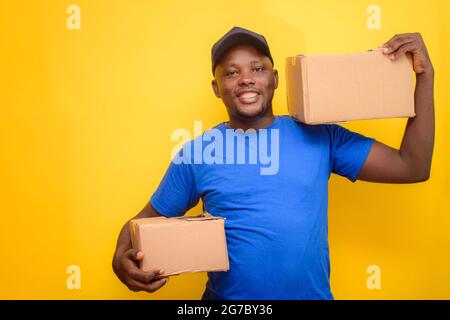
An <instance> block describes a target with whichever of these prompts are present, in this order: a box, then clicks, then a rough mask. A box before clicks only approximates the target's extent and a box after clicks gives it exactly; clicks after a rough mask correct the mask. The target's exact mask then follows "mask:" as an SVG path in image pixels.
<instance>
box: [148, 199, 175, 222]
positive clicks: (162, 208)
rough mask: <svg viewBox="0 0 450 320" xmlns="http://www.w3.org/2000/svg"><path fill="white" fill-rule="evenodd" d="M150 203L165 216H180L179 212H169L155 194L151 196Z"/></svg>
mask: <svg viewBox="0 0 450 320" xmlns="http://www.w3.org/2000/svg"><path fill="white" fill-rule="evenodd" d="M150 203H151V204H152V206H153V208H155V210H156V211H158V212H159V213H160V214H162V215H163V216H166V217H168V218H173V217H177V216H180V214H176V213H175V214H174V213H173V212H172V213H170V212H171V211H170V210H168V209H167V208H166V207H165V206H164V205H163V204H162V203H161V202H160V201H159V200H158V199H157V198H156V197H155V196H152V197H151V199H150Z"/></svg>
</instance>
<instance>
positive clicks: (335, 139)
mask: <svg viewBox="0 0 450 320" xmlns="http://www.w3.org/2000/svg"><path fill="white" fill-rule="evenodd" d="M327 129H328V131H329V134H330V139H331V172H333V173H336V174H338V175H340V176H343V177H345V178H347V179H349V180H350V181H351V182H355V181H356V178H357V176H358V174H359V172H360V171H361V169H362V167H363V165H364V162H366V159H367V156H368V155H369V152H370V149H371V147H372V144H373V143H374V142H375V139H373V138H369V137H366V136H364V135H362V134H359V133H356V132H353V131H350V130H349V129H347V128H344V127H342V126H340V125H337V124H331V125H327Z"/></svg>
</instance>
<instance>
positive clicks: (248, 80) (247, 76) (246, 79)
mask: <svg viewBox="0 0 450 320" xmlns="http://www.w3.org/2000/svg"><path fill="white" fill-rule="evenodd" d="M254 84H255V80H254V79H253V77H252V74H251V72H248V71H247V72H242V73H241V77H240V79H239V85H241V86H249V85H254Z"/></svg>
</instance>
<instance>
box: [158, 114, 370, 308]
mask: <svg viewBox="0 0 450 320" xmlns="http://www.w3.org/2000/svg"><path fill="white" fill-rule="evenodd" d="M230 132H231V133H235V134H236V136H239V135H241V136H244V139H243V141H244V142H245V157H243V156H242V154H243V153H242V152H241V153H239V150H238V149H239V144H238V143H237V141H238V138H236V139H234V141H235V142H236V143H235V146H233V147H228V146H229V143H226V137H227V134H229V133H230ZM220 135H222V137H220ZM229 136H231V135H229ZM220 140H222V141H220ZM230 141H231V140H230ZM255 141H256V143H255ZM213 142H215V143H216V144H215V145H214V146H215V148H212V147H211V146H212V143H213ZM220 142H222V143H220ZM241 142H242V140H241ZM373 142H374V139H372V138H368V137H365V136H363V135H361V134H358V133H355V132H352V131H350V130H348V129H346V128H344V127H342V126H340V125H336V124H326V125H306V124H303V123H299V122H297V121H294V120H293V119H292V118H291V117H289V116H276V117H275V120H274V121H273V123H272V124H271V125H270V126H269V127H268V128H266V130H264V129H262V130H253V132H250V133H249V132H245V133H244V132H238V131H237V130H233V129H230V128H228V126H227V125H226V124H225V123H221V124H219V125H217V126H216V127H214V128H213V129H210V130H207V131H205V132H204V133H203V134H202V135H200V136H198V137H197V138H195V139H194V140H192V141H190V142H188V143H186V144H185V145H184V147H183V149H182V150H181V151H180V152H179V153H178V155H177V157H178V158H177V159H176V157H175V158H174V159H173V160H172V162H171V163H170V165H169V168H168V170H167V172H166V173H165V175H164V178H163V179H162V181H161V183H160V185H159V187H158V189H157V190H156V192H155V193H154V194H153V196H152V197H151V203H152V205H153V207H154V208H155V209H156V210H157V211H158V212H160V213H161V214H163V215H165V216H170V217H173V216H180V215H183V214H184V213H185V212H186V211H187V210H189V209H190V208H192V207H193V206H195V205H196V204H197V203H198V201H199V199H200V198H201V199H202V200H203V206H204V210H205V211H207V212H209V213H211V214H212V215H215V216H220V217H224V218H226V219H225V234H226V240H227V248H228V255H229V261H230V270H229V271H227V272H209V273H208V282H207V285H206V289H205V292H204V294H203V297H202V298H203V299H333V295H332V293H331V290H330V281H329V277H330V263H329V246H328V217H327V208H328V180H329V177H330V173H331V172H333V173H336V174H339V175H341V176H344V177H346V178H348V179H349V180H350V181H352V182H354V181H356V177H357V175H358V173H359V171H360V170H361V168H362V166H363V164H364V162H365V160H366V158H367V156H368V153H369V151H370V148H371V146H372V144H373ZM263 144H264V145H263ZM212 149H214V150H212ZM256 149H258V152H254V151H255V150H256ZM199 150H202V151H203V152H204V154H203V156H204V159H203V161H201V160H202V159H201V157H202V154H201V153H200V154H199ZM261 150H262V151H261ZM232 151H233V152H232ZM240 151H242V149H241V150H240ZM271 153H272V154H271ZM208 154H209V157H208ZM255 154H256V155H257V161H256V163H255V159H254V157H255ZM205 155H206V156H205ZM239 157H240V158H239ZM268 157H270V159H271V160H270V161H269V160H268V159H269V158H268ZM277 158H278V159H277ZM180 159H182V160H183V161H182V162H180ZM211 159H212V160H211ZM239 160H240V162H239ZM264 170H265V171H264Z"/></svg>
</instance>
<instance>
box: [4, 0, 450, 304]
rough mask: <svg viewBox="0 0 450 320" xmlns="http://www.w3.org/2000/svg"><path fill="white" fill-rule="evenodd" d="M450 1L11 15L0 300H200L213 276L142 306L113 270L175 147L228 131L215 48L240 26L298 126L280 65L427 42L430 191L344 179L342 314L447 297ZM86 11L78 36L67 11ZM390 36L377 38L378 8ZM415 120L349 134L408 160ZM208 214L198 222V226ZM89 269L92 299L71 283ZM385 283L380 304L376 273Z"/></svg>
mask: <svg viewBox="0 0 450 320" xmlns="http://www.w3.org/2000/svg"><path fill="white" fill-rule="evenodd" d="M448 3H449V2H448V1H444V0H443V1H432V0H428V1H411V0H409V1H407V0H401V1H387V0H379V1H348V0H345V1H331V0H329V1H316V0H310V1H299V0H293V1H282V0H270V1H269V0H267V1H242V0H227V1H204V2H203V1H184V0H183V1H180V0H177V1H144V0H142V1H137V0H135V1H125V0H123V1H112V0H95V1H92V0H91V1H88V0H76V1H75V0H74V1H49V0H47V1H34V0H30V1H23V0H21V1H18V0H9V1H6V0H1V2H0V90H1V91H0V92H1V94H0V150H1V158H0V174H1V176H0V177H1V179H0V197H1V227H0V228H1V229H0V243H1V244H0V245H1V250H0V254H1V256H0V257H1V258H0V259H1V264H0V298H3V299H16V298H21V299H22V298H23V299H47V298H51V299H122V298H127V299H172V298H176V299H199V298H200V297H201V294H202V292H203V289H204V285H205V281H206V274H204V273H199V274H187V275H181V276H177V277H172V279H171V281H170V282H169V283H168V284H167V286H165V287H164V288H163V289H161V290H160V291H158V292H157V293H155V294H152V295H151V294H148V293H133V292H131V291H128V289H127V288H126V287H125V286H123V285H122V284H121V283H120V282H119V280H118V279H117V278H116V277H115V276H114V274H113V272H112V268H111V258H112V254H113V251H114V248H115V244H116V239H117V235H118V232H119V230H120V228H121V227H122V224H123V223H124V222H125V221H126V220H127V219H129V218H131V217H132V216H134V215H135V214H137V212H139V211H140V210H141V209H142V207H143V206H144V205H145V204H146V202H147V201H148V199H149V198H150V196H151V194H152V192H153V191H154V190H155V188H156V187H157V185H158V183H159V181H160V179H161V177H162V175H163V174H164V172H165V170H166V168H167V166H168V163H169V161H170V152H171V150H172V147H173V146H174V145H175V144H176V142H173V141H171V140H170V135H171V133H172V131H173V130H175V129H177V128H187V129H189V130H190V131H191V132H193V123H194V120H202V121H203V129H207V128H209V127H212V126H214V125H216V124H217V123H218V122H220V121H224V120H226V119H227V115H226V112H225V108H224V106H223V104H222V103H221V101H220V100H219V99H217V98H215V96H214V94H213V91H212V89H211V86H210V82H211V79H212V75H211V71H210V50H211V46H212V44H213V43H214V42H215V41H216V40H217V39H218V38H219V37H220V36H222V34H224V33H225V32H226V31H228V30H229V29H230V28H231V27H232V26H234V25H239V26H242V27H246V28H250V29H252V30H254V31H257V32H259V33H262V34H264V35H265V36H266V38H267V40H268V42H269V44H270V46H271V50H272V53H273V56H274V60H275V67H276V68H277V69H278V70H279V73H280V79H281V82H280V86H279V88H278V90H277V91H276V93H275V97H274V101H273V105H274V110H275V113H276V114H286V113H287V110H286V99H285V78H284V77H285V73H284V58H285V57H286V56H289V55H294V54H298V53H345V52H354V51H364V50H367V49H370V48H373V47H377V46H378V45H380V44H382V43H383V42H385V41H387V40H388V39H390V38H391V37H392V36H393V35H394V34H396V33H403V32H416V31H418V32H421V33H422V35H423V37H424V39H425V42H426V44H427V46H428V49H429V52H430V56H431V59H432V62H433V64H434V67H435V70H436V86H435V98H436V142H435V152H434V158H433V167H432V173H431V179H430V180H429V181H427V182H426V183H420V184H411V185H387V184H371V183H365V182H356V183H355V184H352V183H350V182H349V181H348V180H346V179H344V178H342V177H338V176H332V178H331V180H330V196H329V222H330V228H329V239H330V250H331V284H332V291H333V293H334V295H335V297H336V298H337V299H353V298H355V299H371V298H374V299H393V298H404V299H411V298H438V299H443V298H447V299H448V298H450V276H449V270H450V254H449V253H450V235H449V230H450V204H449V198H450V197H449V195H450V184H449V181H450V179H449V178H450V177H449V169H448V164H449V151H448V150H449V142H448V139H446V138H447V137H448V136H449V135H450V125H449V121H448V117H449V112H448V108H449V107H450V105H449V102H450V96H449V90H448V84H449V80H450V79H449V75H450V68H449V67H450V65H449V63H448V52H449V51H450V48H449V39H450V30H449V17H450V6H449V5H448ZM70 4H76V5H78V6H79V7H80V9H81V29H80V30H69V29H68V28H67V27H66V20H67V18H68V17H69V14H67V13H66V9H67V7H68V6H69V5H70ZM371 4H376V5H378V6H379V7H380V8H381V29H380V30H369V29H368V28H367V27H366V20H367V18H368V16H369V15H368V14H367V13H366V9H367V7H368V6H369V5H371ZM405 124H406V119H389V120H370V121H355V122H350V123H347V124H345V126H346V127H347V128H350V129H352V130H355V131H357V132H360V133H363V134H365V135H368V136H371V137H374V138H376V139H378V140H379V141H382V142H384V143H387V144H389V145H391V146H394V147H399V145H400V142H401V138H402V134H403V130H404V127H405ZM199 210H200V207H199V206H198V207H197V208H196V209H194V210H193V211H191V213H194V211H195V212H199ZM69 265H78V266H80V268H81V289H79V290H69V289H68V288H67V287H66V279H67V277H68V276H69V275H68V274H66V268H67V266H69ZM369 265H378V266H380V268H381V286H382V287H381V289H380V290H369V289H368V288H367V287H366V280H367V277H368V276H369V275H368V274H367V273H366V269H367V267H368V266H369Z"/></svg>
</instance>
